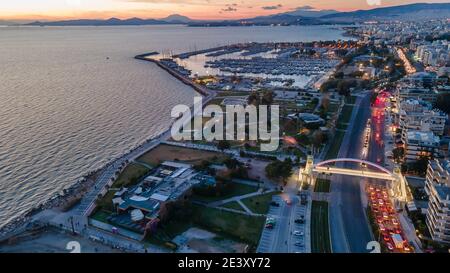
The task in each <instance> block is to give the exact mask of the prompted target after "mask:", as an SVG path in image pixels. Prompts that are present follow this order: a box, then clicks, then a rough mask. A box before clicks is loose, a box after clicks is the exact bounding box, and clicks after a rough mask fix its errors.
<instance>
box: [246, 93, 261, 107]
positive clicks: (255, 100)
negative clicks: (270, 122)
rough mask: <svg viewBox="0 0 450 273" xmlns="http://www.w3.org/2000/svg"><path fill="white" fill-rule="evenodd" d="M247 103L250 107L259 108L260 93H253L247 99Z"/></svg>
mask: <svg viewBox="0 0 450 273" xmlns="http://www.w3.org/2000/svg"><path fill="white" fill-rule="evenodd" d="M247 103H248V104H249V105H255V106H258V105H259V94H258V92H252V93H251V94H250V95H249V96H248V98H247Z"/></svg>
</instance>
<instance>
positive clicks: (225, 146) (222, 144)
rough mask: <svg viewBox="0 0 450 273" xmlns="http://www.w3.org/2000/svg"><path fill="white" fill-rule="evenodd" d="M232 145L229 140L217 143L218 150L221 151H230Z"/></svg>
mask: <svg viewBox="0 0 450 273" xmlns="http://www.w3.org/2000/svg"><path fill="white" fill-rule="evenodd" d="M230 147H231V144H230V142H229V141H227V140H219V143H217V148H218V149H219V150H221V151H223V150H226V149H230Z"/></svg>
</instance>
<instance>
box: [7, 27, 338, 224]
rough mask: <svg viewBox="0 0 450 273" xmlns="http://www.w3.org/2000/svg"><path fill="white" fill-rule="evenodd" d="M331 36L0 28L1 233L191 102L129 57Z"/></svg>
mask: <svg viewBox="0 0 450 273" xmlns="http://www.w3.org/2000/svg"><path fill="white" fill-rule="evenodd" d="M335 39H345V37H343V30H342V29H340V28H339V27H337V26H282V27H281V26H280V27H269V26H267V27H263V26H255V27H211V28H203V27H187V26H182V25H165V26H114V27H112V26H111V27H20V26H19V27H2V28H0V227H1V226H3V225H5V224H7V223H8V222H9V221H11V220H13V219H14V218H16V217H19V216H20V215H22V214H24V213H26V212H27V211H29V210H30V209H32V208H33V207H36V206H37V205H39V204H41V203H43V202H45V201H46V200H47V199H48V198H50V197H51V196H54V195H55V194H56V193H59V192H61V191H62V190H63V189H64V188H66V187H68V186H70V185H71V184H73V183H75V182H76V181H77V180H79V179H80V178H81V176H83V175H84V174H86V173H88V172H89V171H92V170H96V169H98V168H100V167H102V166H104V165H105V164H106V163H108V162H110V161H111V160H112V159H113V158H116V157H118V156H120V155H122V154H123V153H124V152H126V151H128V150H130V149H131V148H133V147H135V146H137V145H139V144H140V143H142V142H143V141H144V140H146V139H148V138H150V137H152V136H156V135H158V134H159V133H161V132H162V131H164V130H166V129H167V128H168V124H169V122H170V121H171V118H170V111H171V109H172V107H173V106H175V105H177V104H187V105H191V104H192V103H193V97H194V96H195V95H196V93H195V91H194V90H193V89H191V88H190V87H188V86H186V85H184V84H182V83H181V82H179V81H177V80H176V79H174V78H173V77H171V76H170V75H169V74H168V73H167V72H165V71H163V70H161V69H160V68H158V67H157V66H156V65H155V64H152V63H148V62H143V61H138V60H136V59H134V56H135V55H138V54H143V53H147V52H153V51H158V52H160V53H167V54H175V53H182V52H188V51H193V50H199V49H205V48H209V47H214V46H219V45H226V44H233V43H237V42H279V41H291V42H296V41H305V42H306V41H314V40H335Z"/></svg>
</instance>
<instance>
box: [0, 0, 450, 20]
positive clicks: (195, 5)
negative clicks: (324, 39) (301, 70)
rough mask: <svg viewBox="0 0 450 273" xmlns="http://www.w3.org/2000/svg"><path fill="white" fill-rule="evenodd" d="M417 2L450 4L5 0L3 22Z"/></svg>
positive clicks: (225, 15) (238, 14) (206, 15)
mask: <svg viewBox="0 0 450 273" xmlns="http://www.w3.org/2000/svg"><path fill="white" fill-rule="evenodd" d="M377 2H381V6H393V5H401V4H410V3H417V2H434V3H445V2H448V0H434V1H426V0H422V1H410V0H278V1H272V0H2V1H0V20H1V19H4V20H14V19H40V20H43V19H48V20H55V19H72V18H99V19H100V18H103V19H104V18H110V17H118V18H129V17H135V16H136V17H141V18H162V17H166V16H168V15H170V14H174V13H178V14H182V15H186V16H189V17H191V18H194V19H237V18H248V17H254V16H258V15H269V14H273V13H279V12H285V11H291V10H294V9H296V8H298V7H303V6H309V7H314V8H315V9H335V10H339V11H349V10H355V9H370V8H375V7H379V6H377V5H374V3H377Z"/></svg>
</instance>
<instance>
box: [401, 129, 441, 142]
mask: <svg viewBox="0 0 450 273" xmlns="http://www.w3.org/2000/svg"><path fill="white" fill-rule="evenodd" d="M406 138H407V140H408V142H411V141H416V142H420V143H439V137H437V136H435V135H434V134H433V132H430V131H427V132H424V131H412V130H411V131H408V132H407V135H406Z"/></svg>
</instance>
